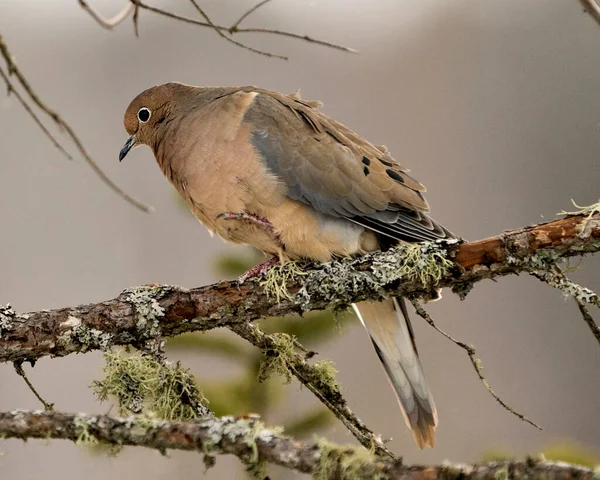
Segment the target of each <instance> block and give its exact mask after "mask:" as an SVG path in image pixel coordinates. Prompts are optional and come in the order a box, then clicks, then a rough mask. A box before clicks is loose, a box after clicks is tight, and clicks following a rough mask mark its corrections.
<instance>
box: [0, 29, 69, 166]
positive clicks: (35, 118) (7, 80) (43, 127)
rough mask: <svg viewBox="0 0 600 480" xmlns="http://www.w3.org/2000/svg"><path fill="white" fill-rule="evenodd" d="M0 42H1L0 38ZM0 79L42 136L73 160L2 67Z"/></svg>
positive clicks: (0, 68)
mask: <svg viewBox="0 0 600 480" xmlns="http://www.w3.org/2000/svg"><path fill="white" fill-rule="evenodd" d="M0 41H2V40H1V38H0ZM0 77H2V79H3V80H4V83H6V86H7V87H8V94H9V95H14V96H15V98H16V99H17V100H18V102H19V103H20V104H21V106H22V107H23V108H24V109H25V111H26V112H27V113H28V114H29V116H30V117H31V118H33V121H34V122H35V123H36V124H37V126H38V127H40V129H41V130H42V132H44V135H46V136H47V137H48V139H49V140H50V141H51V142H52V145H54V146H55V147H56V148H57V149H58V150H59V151H60V152H61V153H62V154H63V155H64V156H65V157H67V158H68V159H69V160H73V157H72V156H71V155H70V154H69V152H67V151H66V150H65V149H64V148H63V146H62V145H61V144H60V143H59V142H58V140H57V139H56V137H54V135H52V133H50V130H48V129H47V128H46V125H44V124H43V123H42V121H41V120H40V117H38V116H37V115H36V114H35V112H34V111H33V109H32V108H31V107H30V106H29V104H28V103H27V102H26V101H25V99H24V98H23V97H22V96H21V94H20V93H19V92H18V91H17V89H16V88H15V85H14V84H13V83H12V82H11V81H10V78H9V76H8V74H7V73H5V72H4V69H3V68H2V67H0Z"/></svg>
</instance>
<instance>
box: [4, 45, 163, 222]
mask: <svg viewBox="0 0 600 480" xmlns="http://www.w3.org/2000/svg"><path fill="white" fill-rule="evenodd" d="M0 54H1V55H2V57H3V58H4V60H5V61H6V65H7V68H8V73H9V75H14V76H15V77H16V78H17V80H18V81H19V83H20V84H21V86H22V87H23V89H24V90H25V92H27V95H29V97H30V99H31V101H32V102H33V103H34V104H35V105H37V107H38V108H39V109H40V110H42V111H43V112H44V113H46V114H47V115H48V116H49V117H50V118H51V119H52V120H53V121H54V122H55V123H56V124H57V125H58V126H59V127H60V128H61V129H62V130H64V131H65V132H66V133H67V135H68V136H69V137H70V138H71V140H72V141H73V143H74V144H75V146H76V148H77V150H78V151H79V153H80V154H81V156H82V157H83V158H84V159H85V161H86V162H87V163H88V164H89V166H90V167H91V168H92V170H93V171H94V172H95V173H96V175H98V177H100V179H101V180H102V181H103V182H104V183H105V184H106V185H107V186H108V187H109V188H111V189H112V190H113V191H114V192H115V193H117V194H118V195H119V196H121V197H122V198H124V199H125V200H126V201H128V202H129V203H131V204H132V205H134V206H135V207H137V208H139V209H140V210H142V211H144V212H150V211H152V207H149V206H148V205H145V204H144V203H142V202H140V201H139V200H137V199H135V198H134V197H132V196H130V195H129V194H128V193H126V192H125V191H124V190H122V189H121V188H120V187H118V186H117V185H116V184H115V183H114V182H113V181H112V180H111V179H110V178H109V177H108V176H107V175H106V173H104V171H103V170H102V169H101V168H100V167H99V166H98V164H97V163H96V161H95V160H94V159H93V158H92V157H91V156H90V154H89V153H88V152H87V150H86V149H85V147H84V146H83V143H82V142H81V140H80V139H79V137H78V136H77V135H76V134H75V132H74V130H73V129H72V128H71V126H70V125H69V124H68V123H67V122H66V121H65V120H63V118H62V117H61V116H60V115H59V114H58V113H57V112H56V111H54V110H52V109H51V108H50V107H48V106H47V105H46V104H45V103H44V102H43V101H42V100H41V99H40V97H39V96H38V94H37V93H36V92H35V90H34V89H33V87H32V86H31V85H30V84H29V82H28V81H27V79H26V78H25V76H24V75H23V73H22V72H21V70H20V69H19V67H18V66H17V64H16V63H15V61H14V58H13V55H12V54H11V52H10V50H9V49H8V46H7V45H6V43H5V42H4V39H3V37H2V35H0ZM9 88H10V86H9Z"/></svg>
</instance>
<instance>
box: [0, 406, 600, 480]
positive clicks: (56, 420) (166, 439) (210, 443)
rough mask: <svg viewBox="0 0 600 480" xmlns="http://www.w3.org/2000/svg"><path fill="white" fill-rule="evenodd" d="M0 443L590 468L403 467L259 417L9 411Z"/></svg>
mask: <svg viewBox="0 0 600 480" xmlns="http://www.w3.org/2000/svg"><path fill="white" fill-rule="evenodd" d="M0 436H1V437H2V438H18V439H23V440H25V439H29V438H38V439H43V440H47V439H50V438H53V439H64V440H71V441H73V442H75V443H77V444H98V443H104V444H109V445H115V446H119V447H120V446H142V447H147V448H154V449H157V450H159V451H161V452H166V451H167V450H168V449H177V450H188V451H195V452H198V453H201V454H204V455H206V456H209V457H210V458H212V457H214V456H216V455H222V454H231V455H235V456H236V457H238V458H239V459H240V460H241V461H242V463H243V464H244V465H245V466H246V467H247V468H248V469H251V470H253V471H254V472H256V471H257V469H260V468H264V466H265V464H266V463H269V464H274V465H280V466H282V467H286V468H288V469H291V470H295V471H298V472H303V473H309V474H312V475H313V476H314V478H316V479H322V480H325V479H330V478H339V479H342V480H343V479H349V478H352V479H372V478H377V479H381V480H386V479H411V480H419V479H423V480H424V479H426V478H427V479H431V478H440V479H455V478H459V477H460V478H465V479H487V478H515V479H521V478H523V479H525V478H529V479H535V478H544V479H546V480H553V479H564V480H566V479H585V480H592V479H593V478H594V471H593V470H592V469H590V468H585V467H580V466H575V465H570V464H566V463H555V462H545V461H543V460H536V459H527V460H526V461H502V462H491V463H485V464H480V465H451V464H446V465H443V466H408V465H404V464H403V463H402V461H400V460H384V459H381V458H380V457H377V456H375V455H373V454H371V453H369V452H368V451H366V450H364V449H362V448H357V447H342V446H335V445H331V444H328V443H326V442H317V443H301V442H298V441H296V440H294V439H292V438H289V437H287V436H285V435H283V434H282V433H281V431H280V429H277V428H266V427H265V426H264V425H263V424H262V423H261V422H260V421H259V420H258V418H248V417H244V418H235V417H222V418H217V419H207V420H202V421H197V422H168V421H164V420H155V419H152V418H149V417H145V416H137V417H128V418H116V417H111V416H108V415H96V416H94V415H85V414H70V413H58V412H27V411H14V412H6V413H0Z"/></svg>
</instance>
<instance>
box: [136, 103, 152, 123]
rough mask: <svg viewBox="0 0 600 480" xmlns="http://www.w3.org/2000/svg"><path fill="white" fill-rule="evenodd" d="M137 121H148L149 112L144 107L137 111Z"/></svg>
mask: <svg viewBox="0 0 600 480" xmlns="http://www.w3.org/2000/svg"><path fill="white" fill-rule="evenodd" d="M138 120H139V121H140V123H146V122H147V121H148V120H150V110H148V109H147V108H146V107H142V108H140V109H139V110H138Z"/></svg>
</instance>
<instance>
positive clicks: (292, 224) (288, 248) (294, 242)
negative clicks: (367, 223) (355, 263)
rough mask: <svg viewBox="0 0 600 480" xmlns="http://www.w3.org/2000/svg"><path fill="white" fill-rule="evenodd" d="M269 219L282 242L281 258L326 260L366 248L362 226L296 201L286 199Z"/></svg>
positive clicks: (352, 253)
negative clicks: (282, 256)
mask: <svg viewBox="0 0 600 480" xmlns="http://www.w3.org/2000/svg"><path fill="white" fill-rule="evenodd" d="M269 220H270V222H271V223H272V224H273V227H274V230H275V232H276V233H277V235H278V238H279V240H280V242H281V244H282V245H283V255H284V257H287V258H290V259H310V260H315V261H321V262H325V261H329V260H330V259H331V258H332V257H333V256H349V255H354V254H358V253H362V252H364V251H365V250H366V249H368V248H367V246H366V244H365V240H366V237H365V234H364V233H365V232H364V228H363V227H361V226H359V225H355V224H354V223H352V222H350V221H348V220H345V219H342V218H335V217H331V216H329V215H325V214H322V213H319V212H317V211H316V210H315V209H314V208H312V207H311V206H309V205H306V204H305V203H302V202H299V201H296V200H292V199H289V198H287V199H286V201H284V202H283V203H282V204H281V205H280V206H279V208H277V209H274V210H272V211H271V212H270V215H269Z"/></svg>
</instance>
